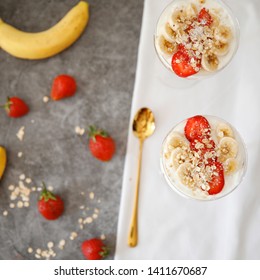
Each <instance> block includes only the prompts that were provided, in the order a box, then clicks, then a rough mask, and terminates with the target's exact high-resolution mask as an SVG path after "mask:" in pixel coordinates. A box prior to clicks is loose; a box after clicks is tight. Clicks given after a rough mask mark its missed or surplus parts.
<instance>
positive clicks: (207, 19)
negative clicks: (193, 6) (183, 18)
mask: <svg viewBox="0 0 260 280" xmlns="http://www.w3.org/2000/svg"><path fill="white" fill-rule="evenodd" d="M198 22H199V23H200V24H201V25H204V26H210V25H211V24H212V22H213V19H212V17H211V15H210V13H209V10H207V9H206V8H202V9H201V10H200V12H199V15H198Z"/></svg>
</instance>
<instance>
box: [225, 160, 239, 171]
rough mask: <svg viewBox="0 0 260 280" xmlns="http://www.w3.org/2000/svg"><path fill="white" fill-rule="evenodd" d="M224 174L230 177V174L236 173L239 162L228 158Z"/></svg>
mask: <svg viewBox="0 0 260 280" xmlns="http://www.w3.org/2000/svg"><path fill="white" fill-rule="evenodd" d="M223 166H224V172H225V174H226V175H230V174H233V173H235V171H236V170H237V168H238V163H237V160H236V159H234V158H228V159H227V160H226V161H225V162H224V164H223Z"/></svg>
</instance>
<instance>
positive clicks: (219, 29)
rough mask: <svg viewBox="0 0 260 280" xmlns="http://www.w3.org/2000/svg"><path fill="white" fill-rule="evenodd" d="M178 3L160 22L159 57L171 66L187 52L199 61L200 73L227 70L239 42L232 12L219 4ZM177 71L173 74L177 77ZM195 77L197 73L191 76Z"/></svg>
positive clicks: (170, 7) (157, 44)
mask: <svg viewBox="0 0 260 280" xmlns="http://www.w3.org/2000/svg"><path fill="white" fill-rule="evenodd" d="M175 2H176V3H174V5H170V6H169V7H168V9H169V11H168V12H164V13H163V14H162V15H161V18H160V19H159V22H158V26H160V28H157V36H156V40H157V43H156V48H157V49H158V48H159V56H160V55H161V56H162V57H163V58H164V59H166V60H167V61H168V64H169V65H171V63H172V59H173V56H174V54H175V53H176V52H179V51H182V52H183V50H184V49H185V53H187V54H188V56H189V59H192V58H195V59H196V61H198V64H197V66H198V65H199V68H200V69H199V70H204V71H206V72H215V71H217V70H219V69H221V68H223V67H224V66H225V65H226V64H227V63H228V62H229V60H230V59H231V57H232V51H231V44H232V42H233V41H234V40H235V38H234V29H233V25H232V24H233V23H232V21H231V18H230V17H229V16H228V12H227V11H226V10H225V9H224V8H223V7H221V6H220V4H218V3H213V4H212V5H211V4H209V5H207V4H205V5H204V3H200V2H199V1H195V0H189V1H187V2H188V3H187V4H186V3H184V2H183V1H179V3H178V1H175ZM207 2H214V1H212V0H208V1H207ZM214 5H215V6H216V7H215V6H214ZM233 51H234V50H233ZM160 52H161V53H160ZM230 52H231V54H230V55H229V53H230ZM226 56H227V57H226ZM183 67H184V66H183ZM175 69H176V68H175ZM175 69H172V70H173V71H174V72H175V73H176V71H175ZM176 74H177V75H178V73H176ZM194 74H196V71H195V73H192V74H191V75H194Z"/></svg>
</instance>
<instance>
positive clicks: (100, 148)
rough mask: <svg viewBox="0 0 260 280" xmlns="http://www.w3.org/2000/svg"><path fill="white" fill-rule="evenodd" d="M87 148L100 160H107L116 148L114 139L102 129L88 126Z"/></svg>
mask: <svg viewBox="0 0 260 280" xmlns="http://www.w3.org/2000/svg"><path fill="white" fill-rule="evenodd" d="M89 137H90V139H89V149H90V152H91V153H92V155H93V156H94V157H95V158H97V159H99V160H101V161H109V160H110V159H111V158H112V157H113V155H114V153H115V150H116V145H115V141H114V140H113V138H111V137H110V136H109V135H108V133H107V132H105V131H104V130H100V129H96V128H95V127H94V126H90V128H89Z"/></svg>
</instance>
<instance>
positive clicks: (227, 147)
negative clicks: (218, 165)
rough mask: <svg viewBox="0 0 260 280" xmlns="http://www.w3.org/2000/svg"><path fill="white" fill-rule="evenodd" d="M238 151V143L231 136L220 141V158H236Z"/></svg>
mask: <svg viewBox="0 0 260 280" xmlns="http://www.w3.org/2000/svg"><path fill="white" fill-rule="evenodd" d="M237 152H238V143H237V141H236V140H235V139H233V138H231V137H223V138H222V139H221V140H220V142H219V153H220V155H219V160H220V161H221V162H224V161H226V160H227V159H229V158H235V157H236V156H237Z"/></svg>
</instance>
